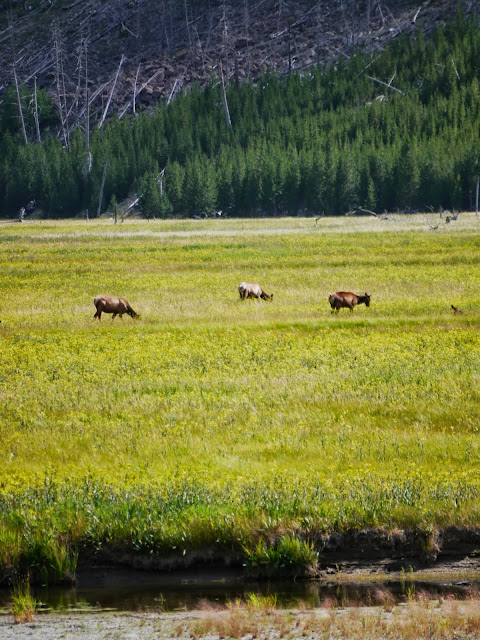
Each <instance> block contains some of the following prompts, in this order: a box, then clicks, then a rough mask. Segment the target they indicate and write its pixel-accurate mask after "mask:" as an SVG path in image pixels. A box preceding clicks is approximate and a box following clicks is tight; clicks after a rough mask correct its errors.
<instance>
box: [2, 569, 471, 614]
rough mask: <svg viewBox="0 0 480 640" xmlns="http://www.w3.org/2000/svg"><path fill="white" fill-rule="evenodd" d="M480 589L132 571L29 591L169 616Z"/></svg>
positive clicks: (92, 574) (49, 600)
mask: <svg viewBox="0 0 480 640" xmlns="http://www.w3.org/2000/svg"><path fill="white" fill-rule="evenodd" d="M479 589H480V582H454V583H446V582H445V581H443V582H417V581H413V580H411V579H409V578H408V577H405V579H404V580H400V581H396V582H376V583H375V582H372V581H368V582H366V583H365V582H363V583H340V582H338V583H337V582H335V579H334V580H333V581H332V582H328V583H326V582H325V581H319V582H305V581H299V582H295V581H293V580H289V581H283V582H280V581H275V582H255V581H247V580H246V579H245V578H244V577H243V576H242V574H241V572H239V571H235V570H233V571H227V572H226V571H225V570H224V569H223V570H219V571H205V570H198V571H197V572H193V571H192V572H189V573H188V574H187V573H184V574H182V573H180V574H177V573H176V574H173V575H170V574H167V575H164V574H154V573H146V572H134V571H118V570H110V569H101V570H99V569H95V570H91V571H89V572H83V573H79V575H78V583H77V585H76V586H75V587H74V588H72V587H37V588H34V589H33V594H34V597H35V598H36V599H37V602H41V603H42V606H41V607H40V611H41V610H43V611H48V610H52V609H54V610H69V611H72V610H89V611H92V610H95V609H96V610H102V611H105V610H108V609H114V610H117V611H148V610H150V611H175V610H177V611H178V610H191V609H195V608H198V606H199V604H200V603H203V606H204V604H205V603H209V604H210V605H226V604H227V603H228V602H233V601H235V600H241V601H247V600H248V599H249V598H250V597H251V594H255V595H256V596H259V597H267V596H272V595H273V596H275V600H276V604H277V607H280V608H295V607H298V606H308V607H319V606H322V604H325V603H328V606H346V605H347V604H350V605H355V606H358V605H362V606H373V605H378V604H384V603H385V602H386V601H388V602H391V603H394V602H399V601H402V600H405V599H407V598H411V597H413V596H415V595H416V594H419V593H420V592H421V593H423V594H425V596H426V597H429V598H432V599H435V598H439V597H442V598H445V597H447V596H449V595H451V596H455V597H456V598H465V597H468V596H469V595H470V594H472V593H473V592H474V591H477V592H478V590H479ZM8 604H9V593H8V590H2V591H0V611H1V610H2V609H3V610H5V609H6V608H7V607H8Z"/></svg>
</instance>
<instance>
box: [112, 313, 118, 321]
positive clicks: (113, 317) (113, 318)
mask: <svg viewBox="0 0 480 640" xmlns="http://www.w3.org/2000/svg"><path fill="white" fill-rule="evenodd" d="M116 315H117V314H116V313H114V314H113V316H112V322H113V321H114V320H115V316H116Z"/></svg>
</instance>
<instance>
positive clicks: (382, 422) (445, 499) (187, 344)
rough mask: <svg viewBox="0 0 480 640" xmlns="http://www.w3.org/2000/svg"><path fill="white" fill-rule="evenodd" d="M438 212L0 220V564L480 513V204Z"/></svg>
mask: <svg viewBox="0 0 480 640" xmlns="http://www.w3.org/2000/svg"><path fill="white" fill-rule="evenodd" d="M423 220H424V219H423V218H422V217H419V216H410V217H408V218H407V219H398V220H397V221H395V220H394V221H390V222H391V224H390V222H389V221H385V222H384V223H383V225H382V224H381V222H380V221H378V220H373V219H371V218H361V219H355V218H354V219H347V218H332V219H322V220H321V221H319V222H318V224H316V223H315V220H314V219H302V218H299V219H293V218H292V219H269V220H221V221H218V220H215V221H214V220H212V221H169V222H167V221H166V222H161V221H149V222H136V221H125V222H124V223H123V224H118V225H116V226H115V225H113V224H112V223H111V222H110V221H105V220H101V221H91V222H89V223H85V222H37V223H25V224H22V225H20V224H2V225H0V272H1V274H2V275H1V283H0V287H1V296H0V320H1V324H0V348H1V367H0V442H1V443H2V446H1V448H0V567H1V568H3V570H8V569H9V568H11V567H15V566H30V565H32V564H35V566H40V567H43V569H44V571H45V572H46V573H48V574H49V575H50V574H52V575H53V574H55V572H56V575H58V574H61V573H62V572H65V571H67V570H68V567H69V566H70V567H72V566H73V565H74V562H75V559H76V557H77V554H81V553H82V550H84V549H92V548H94V549H100V548H102V545H110V546H115V545H117V546H118V545H120V546H122V548H125V547H126V548H128V549H130V550H132V551H142V552H144V551H148V552H149V553H155V554H162V553H167V552H168V553H171V552H172V550H174V551H175V550H177V551H178V552H180V550H181V551H182V553H183V552H185V551H186V550H193V549H196V548H200V547H204V546H205V545H207V546H208V545H212V544H216V545H221V546H223V547H226V548H230V549H232V548H233V549H234V550H238V551H239V552H242V550H245V549H251V548H253V546H254V545H255V544H257V541H258V540H259V539H260V538H262V536H268V535H275V534H276V533H277V532H280V531H281V532H284V533H285V532H290V533H291V534H295V535H297V534H298V535H301V536H303V538H304V539H312V540H313V539H314V537H315V534H316V533H318V532H321V531H328V530H332V529H336V530H344V529H347V528H361V527H366V526H368V527H386V528H392V529H393V528H395V527H417V528H419V529H422V530H425V531H429V530H432V529H433V528H435V527H442V526H446V525H449V524H457V525H468V526H473V527H476V526H478V525H479V524H480V509H479V490H480V464H479V462H480V449H479V425H480V402H479V400H480V339H479V328H480V269H479V266H480V222H479V219H478V218H476V217H475V215H474V214H466V213H465V214H461V216H460V218H459V221H458V222H459V224H458V225H457V226H454V225H450V226H449V227H447V225H444V226H439V229H438V230H437V231H432V230H431V229H430V228H429V227H428V226H427V225H425V223H424V221H423ZM242 280H253V281H258V282H260V284H261V285H262V287H263V288H264V289H265V290H266V291H267V293H273V294H274V299H273V301H272V302H264V301H263V300H246V301H241V300H240V298H239V295H238V291H237V286H238V284H239V283H240V282H241V281H242ZM335 290H347V291H349V290H350V291H355V292H356V293H360V294H363V293H364V292H365V291H366V292H368V293H369V294H371V296H372V302H371V306H370V307H369V308H366V307H365V306H364V305H361V306H358V307H357V308H356V309H355V310H354V312H353V313H350V312H349V311H348V310H345V309H343V310H342V311H341V312H340V313H339V314H338V315H337V314H332V313H331V312H330V307H329V304H328V301H327V298H328V294H329V293H330V292H331V291H335ZM101 293H106V294H112V295H120V296H123V297H125V298H127V299H128V301H129V302H130V304H131V305H132V307H133V308H134V309H135V311H136V312H137V313H139V314H140V318H139V319H136V320H132V319H131V318H130V317H128V316H124V318H123V320H121V319H120V318H117V319H115V321H113V322H112V320H111V316H108V315H104V316H103V318H102V321H101V322H98V321H96V320H94V319H93V314H94V312H95V308H94V306H93V298H94V296H95V295H98V294H101ZM451 304H454V305H455V306H458V307H459V308H461V309H462V310H463V314H460V315H454V314H453V312H452V309H451Z"/></svg>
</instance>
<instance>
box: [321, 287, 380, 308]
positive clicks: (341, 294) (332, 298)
mask: <svg viewBox="0 0 480 640" xmlns="http://www.w3.org/2000/svg"><path fill="white" fill-rule="evenodd" d="M370 298H371V296H369V295H368V293H366V292H365V295H364V296H357V295H356V294H355V293H352V292H351V291H336V292H335V293H331V294H330V295H329V296H328V301H329V303H330V306H331V307H332V313H333V312H334V311H336V312H337V313H338V312H339V311H340V309H341V308H342V307H348V308H349V309H350V311H353V307H356V306H357V304H365V306H366V307H369V306H370Z"/></svg>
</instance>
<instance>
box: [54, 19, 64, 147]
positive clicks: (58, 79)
mask: <svg viewBox="0 0 480 640" xmlns="http://www.w3.org/2000/svg"><path fill="white" fill-rule="evenodd" d="M53 34H54V35H53V38H54V48H55V83H56V85H57V102H58V112H59V115H60V124H61V127H62V137H63V142H64V144H65V147H67V148H68V126H67V122H66V105H65V79H63V81H62V74H63V64H62V62H61V56H62V52H61V50H60V36H59V33H58V27H55V28H54V32H53ZM62 86H63V90H64V91H63V94H62Z"/></svg>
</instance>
